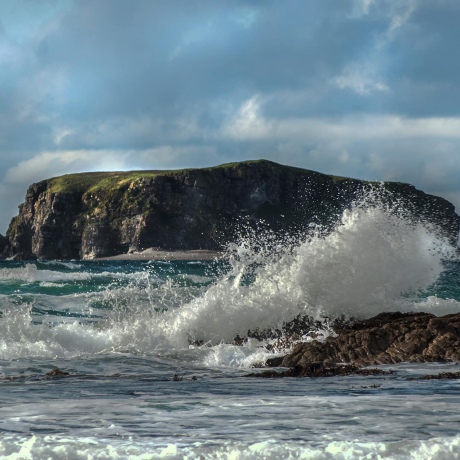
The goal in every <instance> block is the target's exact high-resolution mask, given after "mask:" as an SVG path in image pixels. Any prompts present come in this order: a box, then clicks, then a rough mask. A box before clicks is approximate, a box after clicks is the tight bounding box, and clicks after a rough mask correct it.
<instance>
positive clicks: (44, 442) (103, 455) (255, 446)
mask: <svg viewBox="0 0 460 460" xmlns="http://www.w3.org/2000/svg"><path fill="white" fill-rule="evenodd" d="M0 455H1V456H2V457H3V458H9V459H11V460H13V459H18V460H19V459H34V458H48V459H60V458H67V459H73V460H79V459H88V458H100V459H125V458H130V459H133V460H134V459H143V460H149V459H158V458H168V459H171V460H173V459H195V458H200V459H203V460H207V459H209V460H214V459H216V458H220V459H228V460H245V459H248V460H252V459H264V460H269V459H280V458H283V459H311V460H326V459H334V460H353V459H357V458H360V459H364V458H369V459H387V460H392V459H397V460H415V459H417V460H456V459H459V458H460V436H457V437H454V438H435V439H430V440H426V441H410V440H408V441H400V442H360V441H333V442H329V443H326V445H325V446H315V445H308V444H307V443H298V444H297V443H293V442H286V443H280V442H271V441H262V442H253V443H225V444H224V445H218V446H216V445H214V446H212V445H206V444H205V443H199V442H197V443H195V445H190V446H183V445H177V444H174V443H173V442H172V443H170V444H166V445H161V443H158V442H155V441H145V440H144V441H142V440H132V439H131V440H130V439H127V440H119V439H101V438H90V437H85V438H72V437H59V436H44V437H41V436H31V437H30V438H26V437H24V436H5V437H4V438H3V440H1V441H0Z"/></svg>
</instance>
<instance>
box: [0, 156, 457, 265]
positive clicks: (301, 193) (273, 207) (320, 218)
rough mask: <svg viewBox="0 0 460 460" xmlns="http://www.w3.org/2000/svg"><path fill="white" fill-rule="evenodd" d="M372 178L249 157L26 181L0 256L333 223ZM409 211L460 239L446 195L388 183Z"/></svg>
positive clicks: (76, 253)
mask: <svg viewBox="0 0 460 460" xmlns="http://www.w3.org/2000/svg"><path fill="white" fill-rule="evenodd" d="M365 187H369V183H366V182H363V181H358V180H354V179H347V178H340V177H334V176H328V175H325V174H320V173H317V172H313V171H308V170H303V169H299V168H292V167H288V166H282V165H278V164H276V163H273V162H269V161H265V160H261V161H248V162H242V163H235V164H228V165H222V166H218V167H214V168H206V169H191V170H180V171H138V172H133V171H131V172H120V173H87V174H72V175H67V176H61V177H58V178H53V179H48V180H45V181H42V182H39V183H37V184H33V185H31V186H30V187H29V189H28V191H27V194H26V199H25V202H24V203H23V204H22V205H21V206H20V207H19V214H18V216H17V217H15V218H13V220H12V221H11V224H10V227H9V229H8V232H7V238H8V246H7V248H6V251H5V253H6V255H8V256H15V257H18V258H23V259H25V258H35V257H38V258H41V259H78V258H83V259H91V258H94V257H105V256H111V255H116V254H122V253H126V252H128V251H129V250H142V249H145V248H147V247H161V248H168V249H219V248H220V247H221V246H222V245H223V244H224V243H226V242H228V241H231V240H234V239H236V237H237V234H238V232H239V227H240V224H241V221H242V220H244V221H245V222H246V223H249V224H251V223H252V224H254V225H255V224H256V223H257V222H259V221H260V220H261V219H262V220H263V221H264V222H265V225H266V226H267V227H269V228H271V229H272V230H275V231H280V232H285V231H289V232H291V233H292V232H298V231H302V230H303V229H304V228H306V227H307V226H308V224H309V223H312V222H314V223H323V224H326V225H332V224H333V222H335V220H336V219H337V216H338V215H339V214H340V213H341V211H342V210H343V209H344V208H345V207H346V206H348V205H349V204H350V202H351V200H352V199H353V198H354V197H356V196H357V194H358V193H359V192H360V191H362V189H363V188H365ZM385 187H386V188H387V189H390V190H391V191H392V193H393V198H394V199H398V200H402V201H403V202H404V203H405V208H406V209H407V210H408V211H407V212H409V213H410V214H413V215H417V216H418V218H420V219H422V220H427V221H430V222H433V223H434V224H436V225H437V226H438V227H439V228H440V229H441V231H442V232H444V233H445V234H446V235H448V236H449V237H451V238H452V239H453V240H454V239H455V240H456V238H457V235H458V231H459V228H460V217H459V216H458V215H457V214H455V212H454V206H453V205H452V204H450V203H449V202H447V201H446V200H444V199H442V198H438V197H434V196H430V195H426V194H425V193H423V192H421V191H419V190H417V189H415V188H414V187H413V186H410V185H408V184H400V183H387V184H385Z"/></svg>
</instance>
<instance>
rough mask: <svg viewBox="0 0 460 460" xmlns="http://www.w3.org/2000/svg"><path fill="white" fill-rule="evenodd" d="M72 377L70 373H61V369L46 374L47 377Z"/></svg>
mask: <svg viewBox="0 0 460 460" xmlns="http://www.w3.org/2000/svg"><path fill="white" fill-rule="evenodd" d="M67 375H70V374H69V372H65V371H61V369H58V368H56V369H53V370H52V371H49V372H47V373H46V374H45V377H66V376H67Z"/></svg>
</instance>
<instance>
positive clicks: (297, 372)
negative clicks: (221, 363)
mask: <svg viewBox="0 0 460 460" xmlns="http://www.w3.org/2000/svg"><path fill="white" fill-rule="evenodd" d="M393 373H394V372H393V371H385V370H383V369H372V368H360V367H358V366H353V365H350V364H346V365H324V364H323V363H321V362H315V363H309V364H306V365H303V366H300V365H297V366H294V367H291V368H290V369H287V370H285V371H274V370H270V371H264V372H260V373H252V374H248V375H247V377H262V378H281V377H337V376H347V375H363V376H370V375H391V374H393Z"/></svg>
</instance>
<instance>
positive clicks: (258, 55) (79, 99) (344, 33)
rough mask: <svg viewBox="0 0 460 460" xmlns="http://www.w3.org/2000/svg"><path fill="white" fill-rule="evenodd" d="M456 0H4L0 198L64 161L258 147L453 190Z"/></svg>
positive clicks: (129, 160) (215, 155) (332, 168)
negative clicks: (402, 0) (437, 160)
mask: <svg viewBox="0 0 460 460" xmlns="http://www.w3.org/2000/svg"><path fill="white" fill-rule="evenodd" d="M459 9H460V7H459V6H458V2H457V1H456V0H436V1H425V0H407V1H404V2H401V1H399V0H318V1H309V2H305V1H303V0H302V1H301V0H286V1H284V2H279V1H275V0H264V1H250V0H233V1H229V2H216V1H215V0H197V1H193V2H191V1H189V0H172V1H167V2H166V1H156V0H136V1H127V0H78V1H71V0H55V1H53V0H49V1H42V2H31V0H18V1H16V2H12V3H5V4H1V5H0V67H1V68H2V72H0V131H1V133H2V136H0V161H1V164H2V168H3V171H4V176H3V182H2V184H1V185H0V187H3V188H2V190H3V192H2V197H3V196H6V195H5V194H4V193H6V192H5V191H6V190H8V194H9V196H13V195H14V194H13V195H12V192H11V190H13V189H15V190H16V189H17V190H19V189H21V190H22V191H21V194H20V195H18V197H17V198H15V199H13V198H11V200H9V201H11V203H9V204H8V205H6V204H5V203H4V202H3V204H1V205H0V207H1V206H3V208H1V209H6V208H7V207H8V211H5V212H6V213H7V214H8V215H11V214H12V213H13V212H14V208H15V207H16V204H17V202H18V201H20V199H21V198H22V196H23V193H24V189H25V187H26V185H28V182H30V181H33V180H38V179H42V178H44V177H47V176H51V175H56V174H61V173H64V172H72V171H77V170H89V169H91V170H94V169H114V168H119V169H126V168H134V167H135V168H141V167H151V168H152V167H168V168H171V167H175V166H177V167H183V166H203V165H205V164H211V163H213V164H215V163H222V162H225V161H233V160H242V159H247V158H255V157H257V158H260V157H269V158H271V159H273V160H275V161H280V162H282V163H283V162H284V163H291V164H295V165H298V166H303V167H307V168H312V169H319V170H322V171H324V172H331V173H335V174H344V175H351V176H358V177H362V178H373V179H374V178H375V179H379V178H381V179H395V180H407V181H409V182H412V183H415V184H416V185H418V186H419V187H420V188H424V186H425V185H426V186H427V187H428V188H429V190H428V191H430V190H432V191H436V192H438V193H441V194H442V193H444V192H445V193H446V194H448V195H449V197H450V198H451V199H453V200H454V201H455V200H457V201H456V203H457V204H460V191H459V187H460V186H459V185H457V186H456V185H455V180H454V179H453V178H454V177H455V174H457V177H458V175H459V174H460V161H459V160H458V158H459V157H458V148H459V146H460V141H459V137H460V136H459V134H458V132H459V131H458V127H459V121H458V117H459V107H458V104H457V103H456V101H457V100H458V98H459V96H460V94H459V92H460V90H459V88H460V84H459V81H460V79H459V77H460V75H459V74H460V59H457V58H456V56H457V52H456V46H457V43H458V41H459V40H458V39H459V38H460V37H459V35H460V29H459V28H458V27H457V24H456V18H458V15H459ZM4 69H6V70H4ZM435 155H436V157H437V158H442V162H441V163H439V162H438V163H437V164H436V161H434V162H433V161H432V160H433V158H434V156H435ZM398 165H400V166H398ZM401 165H402V166H401ZM15 193H19V192H15ZM14 196H16V195H14Z"/></svg>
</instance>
